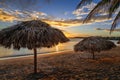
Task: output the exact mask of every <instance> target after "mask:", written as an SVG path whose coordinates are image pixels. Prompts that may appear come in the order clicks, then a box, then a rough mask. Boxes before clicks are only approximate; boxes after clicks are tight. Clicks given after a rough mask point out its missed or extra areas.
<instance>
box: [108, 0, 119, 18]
mask: <svg viewBox="0 0 120 80" xmlns="http://www.w3.org/2000/svg"><path fill="white" fill-rule="evenodd" d="M119 7H120V0H113V1H112V2H111V5H110V8H109V18H110V17H112V15H113V13H115V12H116V10H117V9H118V8H119Z"/></svg>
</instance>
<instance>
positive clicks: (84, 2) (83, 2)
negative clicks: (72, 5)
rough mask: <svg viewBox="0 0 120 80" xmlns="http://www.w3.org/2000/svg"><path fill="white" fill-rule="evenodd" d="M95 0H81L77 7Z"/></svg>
mask: <svg viewBox="0 0 120 80" xmlns="http://www.w3.org/2000/svg"><path fill="white" fill-rule="evenodd" d="M92 1H93V0H81V1H80V3H79V4H78V5H77V7H76V9H78V8H80V7H82V6H84V5H86V4H90V3H91V2H92Z"/></svg>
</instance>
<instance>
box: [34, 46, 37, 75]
mask: <svg viewBox="0 0 120 80" xmlns="http://www.w3.org/2000/svg"><path fill="white" fill-rule="evenodd" d="M34 73H35V74H36V73H37V49H36V48H34Z"/></svg>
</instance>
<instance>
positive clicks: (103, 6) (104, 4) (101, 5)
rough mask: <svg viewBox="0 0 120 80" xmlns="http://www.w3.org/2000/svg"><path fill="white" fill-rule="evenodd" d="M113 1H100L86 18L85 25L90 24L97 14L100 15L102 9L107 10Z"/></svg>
mask: <svg viewBox="0 0 120 80" xmlns="http://www.w3.org/2000/svg"><path fill="white" fill-rule="evenodd" d="M110 1H111V0H102V1H100V2H99V3H98V4H97V5H96V6H95V7H94V8H93V10H92V11H90V13H89V14H88V16H87V17H86V18H85V20H84V21H83V23H85V22H88V21H89V20H90V19H91V18H92V17H94V16H95V14H97V13H99V11H100V10H102V9H106V8H107V7H109V6H108V5H109V4H110Z"/></svg>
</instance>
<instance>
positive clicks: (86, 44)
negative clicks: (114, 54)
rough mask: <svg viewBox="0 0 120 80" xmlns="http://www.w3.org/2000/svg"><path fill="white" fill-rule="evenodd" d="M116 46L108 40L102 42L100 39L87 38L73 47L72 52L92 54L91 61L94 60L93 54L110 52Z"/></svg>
mask: <svg viewBox="0 0 120 80" xmlns="http://www.w3.org/2000/svg"><path fill="white" fill-rule="evenodd" d="M113 47H116V45H115V44H114V43H113V42H111V41H108V40H104V39H103V38H102V37H87V38H84V39H83V40H82V41H80V42H79V43H77V44H76V45H75V46H74V51H76V52H78V51H86V52H89V53H92V54H93V59H95V55H94V52H100V51H105V50H110V49H112V48H113Z"/></svg>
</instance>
